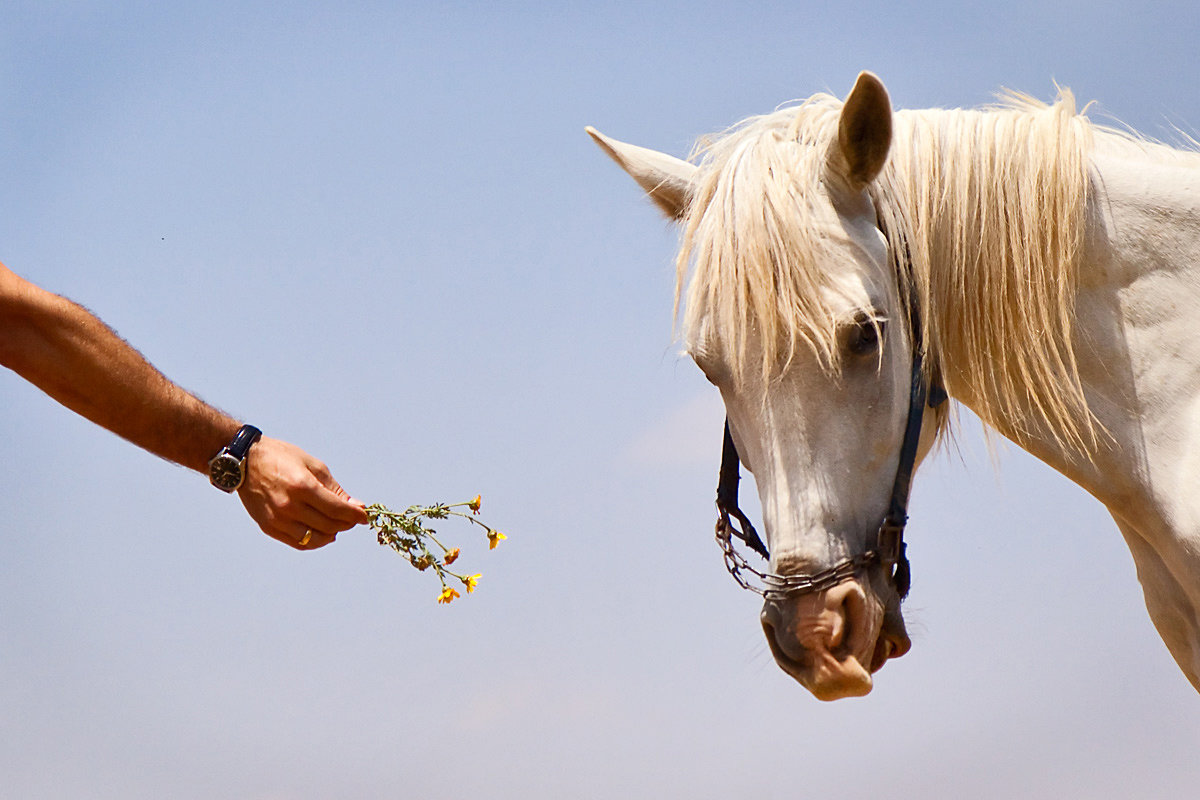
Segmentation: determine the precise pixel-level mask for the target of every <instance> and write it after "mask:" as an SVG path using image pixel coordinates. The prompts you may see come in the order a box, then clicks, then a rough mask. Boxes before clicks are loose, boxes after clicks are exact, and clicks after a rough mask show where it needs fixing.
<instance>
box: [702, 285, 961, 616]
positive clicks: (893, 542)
mask: <svg viewBox="0 0 1200 800" xmlns="http://www.w3.org/2000/svg"><path fill="white" fill-rule="evenodd" d="M909 327H910V336H911V340H912V350H913V360H912V382H911V385H910V390H909V396H908V421H907V422H906V423H905V426H904V440H903V443H902V444H901V446H900V462H899V464H897V466H896V480H895V481H894V482H893V483H892V495H891V498H890V499H889V501H888V508H887V512H886V513H885V514H884V515H883V521H882V522H881V523H880V524H879V530H878V532H877V533H876V536H875V547H874V548H872V549H870V550H867V551H866V552H865V553H862V554H860V555H857V556H854V557H853V558H847V559H843V560H842V561H839V562H838V563H836V564H834V565H833V566H832V567H829V568H828V569H823V570H821V571H819V572H813V573H797V574H792V575H779V574H776V573H773V572H760V571H759V570H757V569H755V568H754V567H752V566H750V564H749V562H747V561H746V559H745V558H744V557H743V556H742V555H741V554H740V553H738V552H737V550H736V549H735V548H734V546H733V539H734V537H736V538H738V539H740V540H741V541H742V542H743V543H744V544H745V545H746V546H747V547H749V548H750V549H751V550H753V551H754V552H756V553H758V554H759V555H760V556H762V557H763V558H765V559H769V558H770V553H769V551H768V550H767V546H766V545H765V544H764V543H763V540H762V539H761V538H759V535H758V532H757V531H755V530H754V526H753V525H752V524H751V523H750V520H749V519H748V518H747V517H746V515H745V514H744V513H742V510H741V509H740V508H738V483H739V482H740V481H741V473H740V469H739V464H740V462H741V459H740V458H739V456H738V451H737V446H736V445H734V443H733V436H732V435H731V434H730V432H729V419H728V418H726V420H725V444H724V446H723V447H722V449H721V475H720V479H719V481H718V483H717V512H718V514H719V516H718V518H717V531H716V535H717V543H718V544H719V545H720V546H721V550H722V552H723V553H724V556H725V567H726V569H728V570H729V574H730V575H732V576H733V579H734V580H735V581H737V582H738V585H739V586H741V587H742V588H743V589H749V590H750V591H752V592H755V593H756V594H760V595H762V596H763V597H764V598H766V599H767V600H780V599H783V598H785V597H790V596H795V595H802V594H810V593H814V592H821V591H824V590H826V589H830V588H832V587H834V586H836V585H837V584H839V583H841V582H842V581H844V580H846V579H847V578H851V577H853V576H854V575H855V574H857V573H858V572H859V571H861V570H865V569H867V568H868V567H870V566H872V565H873V564H879V565H880V566H881V567H883V571H884V574H885V575H887V576H888V580H889V581H891V583H892V585H893V586H894V587H895V589H896V592H897V593H898V594H899V595H900V598H901V599H904V597H905V596H906V595H907V594H908V589H909V586H910V584H911V573H910V571H909V564H908V556H907V555H906V553H905V551H906V549H907V546H906V545H905V543H904V525H905V523H906V522H907V521H908V494H909V490H910V489H911V487H912V473H913V468H914V466H915V465H916V462H917V447H918V446H919V444H920V442H921V423H922V421H923V419H924V417H925V408H926V406H927V405H928V407H930V408H937V407H938V406H939V405H941V404H942V403H943V402H944V401H945V400H946V391H945V389H943V388H942V386H941V384H940V383H938V382H936V381H935V382H934V383H933V384H932V385H929V384H927V383H926V380H925V375H924V370H923V366H922V355H921V350H922V344H921V320H920V317H919V314H918V305H917V298H916V292H915V291H912V292H910V301H909ZM735 519H736V520H737V523H738V524H737V525H735V524H734V522H733V520H735ZM745 573H749V574H750V575H753V576H754V577H755V578H757V579H758V581H759V582H760V583H761V584H762V585H761V586H759V585H756V584H754V583H751V579H749V578H747V576H746V574H745Z"/></svg>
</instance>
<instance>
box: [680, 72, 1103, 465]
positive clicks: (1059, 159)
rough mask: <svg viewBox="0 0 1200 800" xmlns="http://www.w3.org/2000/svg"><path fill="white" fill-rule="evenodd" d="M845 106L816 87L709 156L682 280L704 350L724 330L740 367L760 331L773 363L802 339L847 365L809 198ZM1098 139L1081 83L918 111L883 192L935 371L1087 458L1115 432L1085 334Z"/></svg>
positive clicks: (903, 281)
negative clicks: (1081, 300) (983, 104)
mask: <svg viewBox="0 0 1200 800" xmlns="http://www.w3.org/2000/svg"><path fill="white" fill-rule="evenodd" d="M841 107H842V103H841V101H840V100H838V99H836V98H834V97H831V96H828V95H817V96H815V97H812V98H810V99H809V100H806V101H804V102H803V103H801V104H799V105H796V106H793V107H788V108H784V109H782V110H779V111H776V112H774V113H772V114H769V115H764V116H760V117H754V118H751V119H749V120H746V121H745V122H743V123H742V124H740V125H739V126H737V127H736V128H734V129H732V130H731V131H728V132H727V133H726V134H724V135H722V136H721V137H719V138H717V139H715V140H714V141H712V142H710V143H706V144H705V145H703V146H702V147H701V148H700V149H698V151H697V152H696V153H695V154H694V155H693V159H694V160H697V161H698V170H697V176H696V178H697V186H696V192H695V195H694V199H693V202H692V204H691V206H690V209H689V211H688V213H687V215H686V217H685V220H684V228H683V243H682V247H681V248H680V252H679V257H678V261H677V293H676V308H677V310H678V307H679V302H680V300H681V299H685V300H686V302H685V308H684V314H683V320H682V321H683V336H684V341H685V342H686V343H687V345H688V346H689V347H690V348H694V347H696V346H697V345H698V342H697V338H698V337H699V336H701V335H702V333H701V332H702V330H704V329H705V328H706V326H707V327H708V329H711V330H718V331H720V332H721V335H722V336H723V337H727V340H728V342H729V343H730V344H731V347H730V350H731V352H732V354H733V357H734V358H735V359H736V360H737V361H738V362H739V363H738V365H737V366H738V367H739V371H740V367H742V366H743V363H742V362H744V360H745V358H746V354H747V342H748V341H749V340H750V339H751V337H752V336H753V337H754V338H755V339H756V340H757V341H759V342H761V343H763V345H764V347H763V353H762V358H763V362H762V368H763V371H764V375H765V376H768V377H769V376H770V375H771V374H778V370H779V365H780V364H781V363H784V364H786V363H787V360H788V359H789V358H790V356H791V355H792V354H793V353H794V348H795V347H797V346H798V345H800V344H802V345H806V346H808V347H810V348H811V349H812V350H813V351H814V352H815V353H816V354H817V356H818V357H819V359H820V361H821V363H822V364H823V365H825V366H826V367H827V368H828V369H831V370H833V371H836V370H837V363H838V357H837V352H838V350H837V346H836V341H837V340H836V333H837V324H838V320H837V319H835V317H834V313H833V310H832V307H831V305H830V303H829V292H830V291H831V289H832V288H833V287H832V284H831V282H830V276H829V275H828V274H826V273H825V272H824V271H823V270H822V269H821V268H820V265H821V264H823V263H827V262H826V261H825V260H824V259H822V258H821V255H822V247H823V246H824V245H823V243H822V240H821V238H820V231H819V229H818V226H817V225H815V224H813V223H814V214H815V209H814V206H813V204H812V201H811V200H809V199H806V198H816V197H819V196H821V195H820V193H819V192H820V184H821V182H822V181H823V180H824V179H825V178H826V175H827V172H826V170H827V166H826V165H827V163H828V153H829V152H830V148H831V146H832V143H833V142H834V141H835V140H836V136H837V123H838V118H839V113H840V111H841ZM1093 135H1094V129H1093V126H1092V125H1091V123H1090V122H1089V121H1088V120H1087V119H1086V118H1085V117H1083V116H1080V115H1077V114H1076V111H1075V102H1074V98H1073V96H1072V95H1071V93H1070V92H1069V91H1066V90H1060V92H1059V96H1058V98H1057V100H1056V102H1055V103H1054V104H1053V105H1045V104H1042V103H1038V102H1036V101H1033V100H1031V99H1029V98H1027V97H1023V96H1017V95H1011V96H1009V97H1007V98H1006V103H1005V104H1004V105H1003V106H998V107H995V108H989V109H982V110H954V111H941V110H930V111H902V112H898V113H897V114H895V117H894V123H893V142H892V146H891V150H890V154H889V158H888V162H887V165H886V167H885V168H884V171H883V173H882V174H881V175H880V176H879V178H878V179H877V180H876V181H875V182H874V183H873V184H872V185H871V187H870V189H869V191H870V193H871V197H872V200H873V201H874V204H875V207H876V213H877V214H878V216H879V221H880V223H881V227H882V229H883V230H884V231H885V233H886V235H887V236H888V238H889V240H890V241H889V244H890V246H891V248H892V251H893V253H905V254H907V256H908V257H907V259H898V261H899V262H901V263H900V265H899V266H898V270H899V271H900V273H901V274H899V275H898V280H899V281H900V284H899V285H900V286H907V285H912V286H913V287H915V290H916V296H917V299H918V302H919V303H920V304H921V309H922V314H921V317H922V320H923V333H924V337H923V339H924V342H925V343H926V349H927V357H926V365H927V368H928V369H929V370H930V373H931V374H937V375H939V376H940V377H941V378H942V380H943V381H944V382H945V384H946V387H947V389H949V391H950V393H951V395H955V394H956V393H957V394H962V392H963V390H966V389H967V388H968V387H969V388H970V394H971V396H972V398H973V401H974V402H973V404H972V405H973V408H974V410H975V411H976V412H977V413H978V414H979V416H980V418H982V419H983V420H984V421H985V422H987V423H989V424H991V425H993V426H996V427H1000V428H1001V429H1002V430H1004V431H1005V433H1006V434H1008V435H1010V436H1012V437H1013V438H1014V439H1016V440H1017V441H1018V442H1021V441H1023V440H1025V439H1027V438H1028V437H1030V436H1031V435H1032V434H1033V433H1034V432H1035V431H1044V432H1048V433H1050V435H1051V436H1053V437H1054V438H1055V439H1056V440H1057V442H1058V443H1059V445H1060V446H1062V447H1063V448H1064V449H1066V450H1068V451H1073V452H1083V453H1087V452H1089V451H1090V450H1091V449H1092V448H1093V447H1095V445H1096V443H1097V440H1098V435H1099V434H1098V424H1097V423H1096V422H1095V420H1094V417H1093V416H1092V414H1091V413H1090V411H1089V410H1088V407H1087V402H1086V400H1085V397H1084V393H1083V388H1082V386H1081V383H1080V379H1079V374H1078V370H1077V366H1076V359H1075V353H1074V348H1073V340H1072V323H1073V309H1074V302H1075V287H1076V276H1077V272H1078V268H1079V262H1080V259H1081V256H1082V252H1083V246H1084V234H1085V227H1086V226H1085V216H1086V213H1087V204H1088V198H1089V193H1090V180H1091V178H1090V172H1089V164H1090V151H1091V146H1092V138H1093ZM689 272H690V280H689V279H688V274H689ZM685 282H686V290H685ZM906 295H907V291H901V292H900V297H901V298H902V299H906ZM752 332H753V333H752ZM956 390H958V391H957V392H956Z"/></svg>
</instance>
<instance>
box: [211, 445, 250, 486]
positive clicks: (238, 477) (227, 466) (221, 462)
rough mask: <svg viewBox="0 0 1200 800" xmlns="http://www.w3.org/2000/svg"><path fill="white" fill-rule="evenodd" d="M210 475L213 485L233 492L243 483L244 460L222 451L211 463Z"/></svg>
mask: <svg viewBox="0 0 1200 800" xmlns="http://www.w3.org/2000/svg"><path fill="white" fill-rule="evenodd" d="M208 477H209V479H210V480H211V481H212V483H213V486H216V487H217V488H218V489H224V490H225V491H227V492H232V491H233V490H234V489H236V488H238V486H240V485H241V483H242V462H241V461H239V460H238V459H236V458H234V457H233V456H231V455H229V454H228V453H222V454H221V455H219V456H217V457H216V458H214V459H213V460H212V461H211V462H210V463H209V465H208Z"/></svg>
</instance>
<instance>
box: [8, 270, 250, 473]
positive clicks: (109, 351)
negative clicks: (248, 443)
mask: <svg viewBox="0 0 1200 800" xmlns="http://www.w3.org/2000/svg"><path fill="white" fill-rule="evenodd" d="M0 364H2V365H3V366H5V367H8V368H9V369H11V370H13V371H14V372H16V373H17V374H18V375H20V376H21V377H23V378H25V379H26V380H28V381H29V382H31V383H33V384H34V385H35V386H37V387H38V388H40V389H41V390H42V391H44V392H46V394H48V395H50V396H51V397H53V398H54V399H55V400H57V401H58V402H60V403H62V404H63V405H64V406H66V407H67V408H69V409H71V410H72V411H75V412H77V413H79V414H81V415H83V416H84V417H86V418H87V419H89V420H91V421H92V422H95V423H96V424H98V425H102V426H103V427H105V428H107V429H109V430H110V431H112V432H113V433H116V434H118V435H120V436H122V437H124V438H125V439H128V440H129V441H131V442H133V443H134V444H137V445H139V446H141V447H143V448H145V449H147V450H149V451H150V452H152V453H156V454H157V455H159V456H162V457H163V458H166V459H169V460H171V461H174V462H176V463H178V464H182V465H184V466H186V467H189V468H191V469H195V470H198V471H204V470H205V469H206V468H207V462H208V459H209V458H211V457H212V456H213V455H214V454H215V453H216V452H217V451H218V450H219V449H220V448H221V446H222V445H223V444H225V443H226V442H227V441H229V439H230V438H231V437H232V436H233V434H234V432H236V431H237V428H238V423H237V422H236V421H235V420H233V419H232V418H230V417H229V416H227V415H225V414H223V413H221V412H220V411H218V410H216V409H214V408H212V407H211V406H209V405H207V404H205V403H204V402H202V401H201V400H199V399H197V398H196V397H194V396H193V395H191V394H189V393H188V392H186V391H184V390H183V389H181V388H180V387H179V386H176V385H175V384H174V383H172V382H171V381H170V380H168V379H167V378H166V377H165V376H164V375H163V374H162V373H160V372H159V371H158V370H157V369H155V368H154V367H153V366H152V365H151V364H150V363H149V362H148V361H147V360H146V359H145V358H143V357H142V355H141V354H140V353H138V352H137V351H136V350H135V349H134V348H133V347H131V346H130V345H129V344H127V343H126V342H125V341H124V340H122V339H121V338H120V337H119V336H117V334H116V333H114V332H113V331H112V329H110V328H109V327H108V326H107V325H105V324H104V323H103V322H101V321H100V320H99V319H97V318H96V317H95V316H94V315H93V314H91V313H90V312H88V311H87V310H86V309H84V308H82V307H81V306H78V305H76V304H75V303H72V302H70V301H69V300H66V299H64V298H62V297H59V296H57V295H54V294H51V293H50V292H46V291H45V290H43V289H40V288H38V287H37V286H35V285H33V284H31V283H29V282H28V281H24V280H22V279H20V278H18V277H17V276H16V275H14V274H13V273H11V272H9V271H8V270H7V269H5V268H4V267H3V266H2V265H0Z"/></svg>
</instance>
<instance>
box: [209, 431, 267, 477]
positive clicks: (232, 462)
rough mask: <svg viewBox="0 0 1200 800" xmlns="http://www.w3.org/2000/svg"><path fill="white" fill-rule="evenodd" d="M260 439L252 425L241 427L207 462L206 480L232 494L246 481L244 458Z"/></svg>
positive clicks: (260, 434) (260, 435) (258, 432)
mask: <svg viewBox="0 0 1200 800" xmlns="http://www.w3.org/2000/svg"><path fill="white" fill-rule="evenodd" d="M261 437H262V431H260V430H259V429H258V428H256V427H254V426H253V425H243V426H242V427H241V428H239V429H238V432H237V433H236V434H234V436H233V438H232V439H231V440H230V441H229V444H227V445H225V446H224V447H223V448H221V450H220V452H218V453H217V454H216V455H215V456H213V457H212V459H211V460H210V461H209V462H208V480H209V482H210V483H212V485H213V486H215V487H217V488H218V489H220V490H221V491H223V492H227V493H233V492H234V491H236V490H237V489H238V487H240V486H241V485H242V483H243V482H244V481H245V480H246V456H247V454H248V453H249V452H250V448H251V447H252V446H253V445H254V443H255V442H257V441H258V440H259V439H260V438H261Z"/></svg>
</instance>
